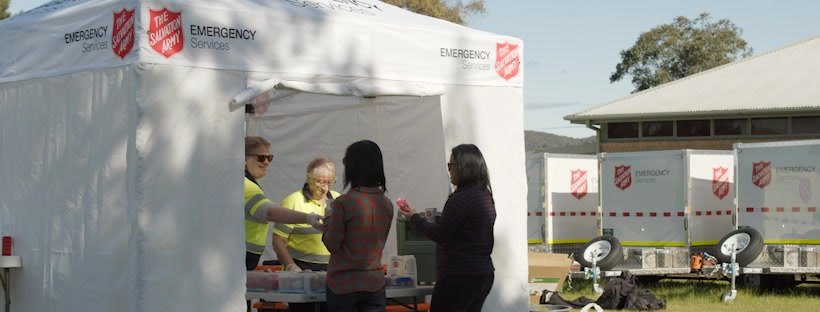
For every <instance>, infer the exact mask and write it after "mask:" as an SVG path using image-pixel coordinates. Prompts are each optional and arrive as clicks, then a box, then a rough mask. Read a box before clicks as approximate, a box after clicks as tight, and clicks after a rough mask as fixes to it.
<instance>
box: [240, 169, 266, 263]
mask: <svg viewBox="0 0 820 312" xmlns="http://www.w3.org/2000/svg"><path fill="white" fill-rule="evenodd" d="M272 207H273V202H271V201H270V199H268V198H267V197H265V194H264V193H263V192H262V188H260V187H259V185H256V183H253V181H251V180H250V179H248V178H247V177H246V178H245V250H247V251H248V252H252V253H255V254H260V255H261V254H262V253H263V252H264V251H265V243H266V242H267V234H268V220H267V218H266V216H267V214H268V209H271V208H272Z"/></svg>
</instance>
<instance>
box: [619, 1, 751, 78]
mask: <svg viewBox="0 0 820 312" xmlns="http://www.w3.org/2000/svg"><path fill="white" fill-rule="evenodd" d="M742 34H743V30H742V29H740V28H739V27H737V26H735V25H734V24H733V23H732V22H730V21H729V20H727V19H721V20H719V21H717V22H714V23H713V22H712V21H711V17H710V16H709V14H708V13H701V14H700V16H699V17H698V18H696V19H694V20H690V19H688V18H686V17H683V16H678V17H676V18H675V20H674V22H672V23H670V24H663V25H660V26H657V27H655V28H652V29H651V30H649V31H647V32H644V33H642V34H641V35H640V36H639V37H638V40H637V41H636V42H635V45H633V46H632V47H631V48H629V49H628V50H621V62H620V63H618V65H616V66H615V72H613V73H612V75H611V76H610V77H609V82H610V83H611V82H615V81H618V80H621V78H623V77H624V76H625V75H627V74H628V75H631V76H632V84H633V85H634V86H635V90H633V91H632V92H633V93H634V92H638V91H641V90H645V89H649V88H651V87H654V86H657V85H661V84H664V83H667V82H670V81H673V80H676V79H680V78H683V77H686V76H689V75H692V74H695V73H699V72H702V71H704V70H707V69H710V68H714V67H717V66H720V65H723V64H727V63H730V62H732V61H735V60H736V59H738V57H740V58H744V57H747V56H750V55H752V48H751V47H749V46H748V44H747V43H746V40H743V38H741V35H742Z"/></svg>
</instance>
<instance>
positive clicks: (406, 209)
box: [396, 198, 416, 220]
mask: <svg viewBox="0 0 820 312" xmlns="http://www.w3.org/2000/svg"><path fill="white" fill-rule="evenodd" d="M396 205H397V206H399V213H401V214H402V215H403V216H404V217H405V218H406V219H407V220H410V217H412V216H413V215H414V214H416V210H415V209H413V207H410V204H408V203H407V199H404V198H399V200H397V201H396Z"/></svg>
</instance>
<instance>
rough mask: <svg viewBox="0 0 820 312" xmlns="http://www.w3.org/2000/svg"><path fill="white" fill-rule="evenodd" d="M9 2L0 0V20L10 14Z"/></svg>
mask: <svg viewBox="0 0 820 312" xmlns="http://www.w3.org/2000/svg"><path fill="white" fill-rule="evenodd" d="M9 2H11V1H10V0H0V20H4V19H6V18H8V17H9V16H11V13H9Z"/></svg>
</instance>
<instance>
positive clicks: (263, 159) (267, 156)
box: [248, 154, 273, 162]
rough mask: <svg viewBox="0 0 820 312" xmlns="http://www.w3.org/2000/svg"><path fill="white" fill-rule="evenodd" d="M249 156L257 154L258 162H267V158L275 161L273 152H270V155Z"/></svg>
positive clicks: (269, 160)
mask: <svg viewBox="0 0 820 312" xmlns="http://www.w3.org/2000/svg"><path fill="white" fill-rule="evenodd" d="M248 156H256V160H257V161H258V162H265V160H267V161H268V162H271V161H273V154H270V155H248Z"/></svg>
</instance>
